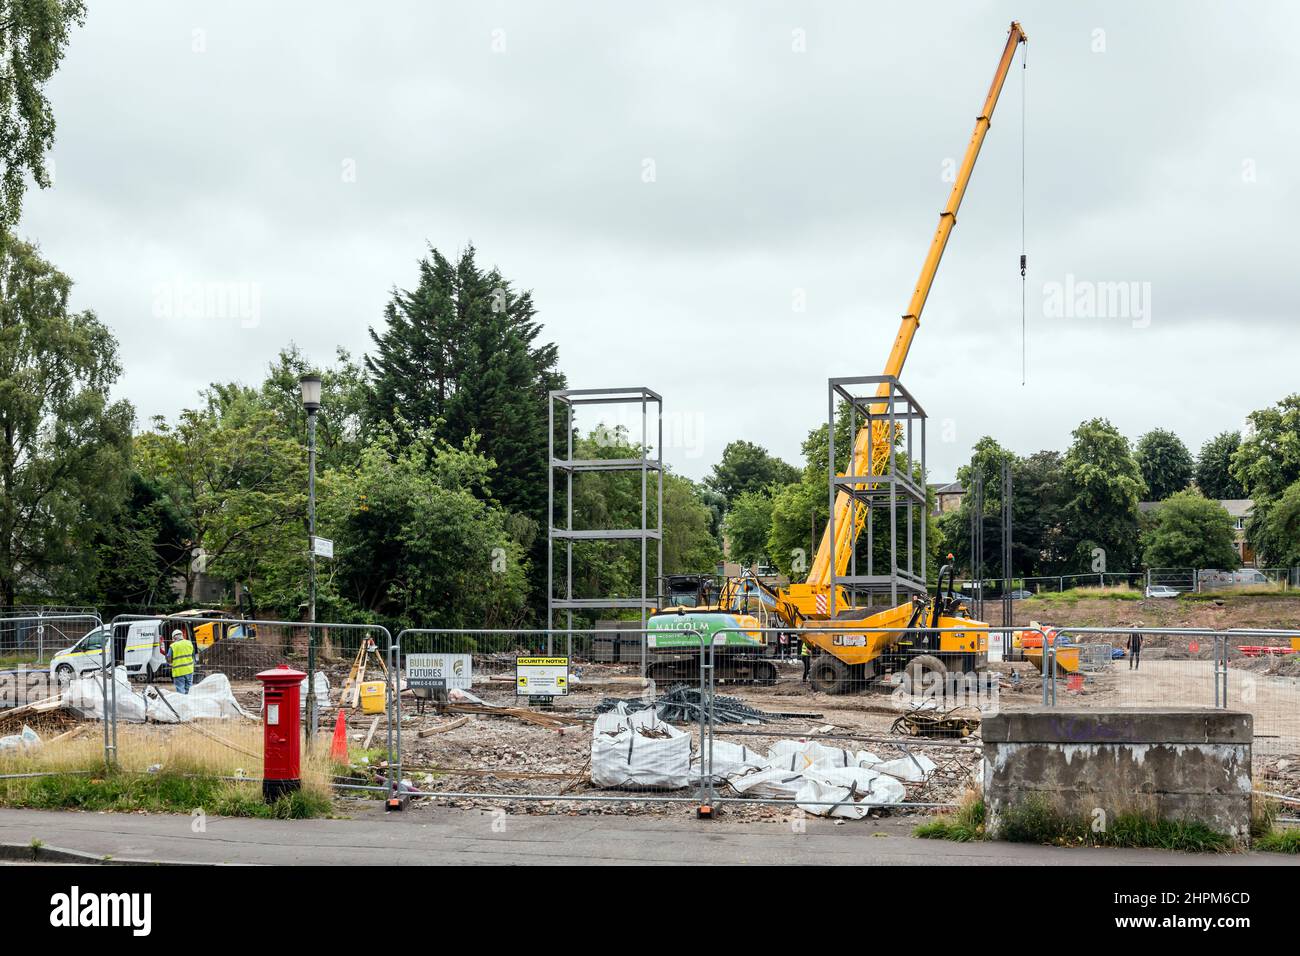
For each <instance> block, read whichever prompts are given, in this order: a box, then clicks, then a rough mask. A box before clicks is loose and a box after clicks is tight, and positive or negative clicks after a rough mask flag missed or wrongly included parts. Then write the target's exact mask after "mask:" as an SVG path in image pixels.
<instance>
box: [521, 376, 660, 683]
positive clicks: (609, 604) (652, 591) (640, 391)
mask: <svg viewBox="0 0 1300 956" xmlns="http://www.w3.org/2000/svg"><path fill="white" fill-rule="evenodd" d="M629 404H631V405H636V404H639V405H640V406H641V455H640V457H637V458H585V459H575V458H574V457H573V439H574V430H573V428H574V422H573V418H574V410H575V409H576V408H577V407H579V406H584V405H597V406H599V405H607V406H608V405H629ZM651 405H653V406H654V429H653V433H654V435H655V436H656V437H655V438H654V457H651V456H650V454H649V448H650V445H651V423H650V406H651ZM557 407H558V408H559V409H560V410H561V411H562V416H563V422H564V428H565V437H564V444H563V451H564V457H563V458H559V457H556V447H555V446H556V442H555V426H556V410H557ZM663 444H664V411H663V397H662V396H660V395H659V394H658V393H657V392H655V391H654V390H652V389H649V388H646V387H645V386H637V387H634V388H568V389H556V390H554V391H552V392H550V394H549V397H548V400H547V439H546V459H547V463H548V467H547V487H546V528H547V543H546V630H547V652H548V653H550V652H551V651H552V649H553V641H552V637H551V634H552V632H554V630H555V612H556V611H563V612H564V614H565V624H566V627H565V630H566V631H568V632H572V631H573V612H574V611H591V610H639V611H640V612H641V630H642V631H645V630H646V622H647V621H648V620H649V616H650V612H651V611H653V610H655V609H656V608H658V606H659V596H658V593H657V591H658V582H659V581H661V580H662V578H663V564H664V534H663V531H664V525H663V521H664V517H663V511H664V459H663ZM617 471H633V472H636V471H639V472H640V473H641V526H640V527H639V528H597V529H578V528H575V527H574V513H573V476H574V475H575V474H578V473H580V472H617ZM652 472H653V473H654V475H655V489H654V524H653V526H651V523H650V508H651V501H650V475H651V473H652ZM557 476H558V477H559V478H561V479H562V481H563V485H564V488H563V497H562V500H563V504H564V507H563V516H562V518H561V520H560V524H561V525H562V526H561V527H557V526H556V525H557V522H556V515H555V506H556V500H555V499H556V484H557V482H556V479H557ZM575 541H638V542H640V545H641V593H640V597H613V596H601V597H594V598H578V597H574V593H573V544H574V542H575ZM652 541H653V542H655V573H654V575H653V581H654V582H655V583H654V585H653V587H652V585H651V580H652V576H651V574H650V570H649V552H650V542H652ZM558 543H562V544H563V545H564V580H563V588H562V592H561V594H559V595H557V594H556V593H555V548H556V545H557V544H558ZM645 664H646V646H645V636H644V634H642V638H641V669H642V671H643V672H644V670H645Z"/></svg>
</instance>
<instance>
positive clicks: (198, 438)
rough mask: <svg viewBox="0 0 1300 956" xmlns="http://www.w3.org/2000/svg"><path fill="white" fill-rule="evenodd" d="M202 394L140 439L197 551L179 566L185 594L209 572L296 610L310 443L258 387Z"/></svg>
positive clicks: (300, 595) (303, 568) (189, 596)
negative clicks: (288, 429)
mask: <svg viewBox="0 0 1300 956" xmlns="http://www.w3.org/2000/svg"><path fill="white" fill-rule="evenodd" d="M205 398H206V404H205V405H204V407H203V408H200V409H187V410H185V411H183V412H182V413H181V414H180V417H179V420H178V421H177V423H176V425H175V426H170V425H168V424H167V423H166V422H164V421H162V420H155V422H154V427H153V429H152V430H150V431H148V432H146V433H144V434H142V435H140V436H139V437H138V438H137V440H136V447H137V450H138V456H137V461H138V465H139V468H140V471H141V474H142V475H143V476H144V477H145V478H146V479H147V480H149V481H151V482H154V483H155V484H156V485H157V487H158V488H159V489H160V490H161V491H162V493H163V494H164V495H166V496H167V498H168V500H169V502H170V506H171V507H172V508H173V509H174V510H175V513H176V514H177V515H178V516H179V520H180V521H181V522H182V523H183V525H184V526H185V527H187V528H189V529H191V530H192V533H193V538H192V539H191V540H190V541H189V542H188V546H189V547H190V549H191V553H192V555H193V557H194V560H193V561H190V562H187V563H184V564H182V566H181V567H179V568H178V569H177V571H178V573H179V576H180V577H181V578H182V579H183V581H184V592H183V600H184V601H186V602H192V601H193V600H194V585H195V583H196V581H197V579H198V575H199V573H200V572H202V571H206V572H208V573H210V574H212V575H214V576H216V577H219V578H224V579H225V580H228V581H231V582H239V583H242V584H245V585H247V586H248V587H249V589H250V590H251V592H252V594H253V596H254V599H255V600H256V601H257V602H258V603H259V604H260V605H262V606H264V607H274V608H277V609H278V610H279V611H281V612H283V613H289V612H292V611H296V609H297V605H298V604H299V603H301V602H302V601H303V600H304V599H305V597H306V581H307V558H306V550H307V548H306V542H307V531H306V503H307V494H306V490H307V489H306V477H307V460H306V449H305V448H304V446H303V444H302V443H300V442H298V441H294V440H292V439H290V438H287V437H286V436H285V433H284V429H283V426H282V423H281V421H280V420H279V418H278V417H277V416H276V414H275V412H274V411H273V410H272V409H270V408H268V407H266V405H265V404H264V403H263V402H262V400H261V396H260V395H259V394H258V393H257V392H255V391H253V390H252V389H247V388H243V387H241V386H221V387H214V388H213V389H211V390H209V392H208V393H207V394H206V396H205Z"/></svg>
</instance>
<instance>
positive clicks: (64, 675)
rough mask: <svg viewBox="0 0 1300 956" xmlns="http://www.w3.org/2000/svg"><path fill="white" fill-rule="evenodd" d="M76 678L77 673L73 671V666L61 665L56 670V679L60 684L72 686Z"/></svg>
mask: <svg viewBox="0 0 1300 956" xmlns="http://www.w3.org/2000/svg"><path fill="white" fill-rule="evenodd" d="M75 676H76V671H74V670H73V669H72V665H71V664H60V665H59V666H58V667H56V668H55V669H54V679H55V680H57V681H58V682H59V683H60V684H71V683H72V679H73V678H74V677H75Z"/></svg>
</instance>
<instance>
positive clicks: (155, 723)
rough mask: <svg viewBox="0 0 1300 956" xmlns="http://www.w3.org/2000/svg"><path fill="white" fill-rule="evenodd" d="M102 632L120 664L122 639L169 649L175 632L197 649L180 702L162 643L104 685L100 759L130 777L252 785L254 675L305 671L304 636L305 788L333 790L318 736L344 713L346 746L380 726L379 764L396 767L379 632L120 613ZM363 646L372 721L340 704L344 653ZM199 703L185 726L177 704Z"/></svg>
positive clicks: (256, 713)
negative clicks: (378, 692) (183, 774)
mask: <svg viewBox="0 0 1300 956" xmlns="http://www.w3.org/2000/svg"><path fill="white" fill-rule="evenodd" d="M133 626H134V627H133ZM110 628H111V629H112V631H113V633H114V642H115V643H114V649H115V650H114V653H116V654H117V659H119V660H121V659H123V655H122V650H123V648H124V647H125V646H127V645H128V642H136V643H137V644H139V645H140V646H141V647H143V646H144V645H145V644H147V643H148V642H149V641H150V640H154V639H160V637H161V638H166V639H167V643H170V637H171V632H173V631H174V630H180V631H181V632H182V633H184V634H185V636H186V637H188V638H189V639H190V640H191V641H192V642H194V643H195V645H196V651H197V654H196V657H197V660H196V666H195V672H194V683H193V686H192V687H191V688H190V693H189V694H188V695H180V694H179V693H178V688H177V687H176V686H175V681H174V679H173V678H172V676H171V674H170V668H169V667H168V666H167V664H166V663H165V655H166V652H165V651H164V650H163V649H162V647H161V646H159V647H155V648H154V649H153V650H152V651H151V652H150V653H151V657H150V661H149V662H148V663H143V662H141V661H140V660H139V659H134V660H133V659H131V658H129V657H127V658H125V659H127V660H128V666H127V667H126V668H123V667H118V668H116V679H115V680H112V681H109V682H108V684H109V686H108V697H109V701H108V715H109V718H110V719H109V720H108V722H107V728H108V731H107V733H108V740H107V742H106V748H105V749H106V759H107V761H108V762H109V763H111V764H113V765H114V766H116V767H118V768H119V769H122V770H125V771H137V772H138V771H148V770H149V768H151V767H192V768H194V769H196V770H201V771H205V772H210V773H216V774H218V775H224V776H230V777H232V778H235V779H246V780H248V781H249V783H250V784H260V782H261V775H262V761H263V728H262V683H261V682H260V681H259V680H258V679H257V674H258V673H260V672H262V671H265V670H269V669H271V668H274V667H277V666H278V665H281V664H285V665H288V666H290V667H294V668H297V669H299V670H302V671H304V672H306V671H307V661H308V657H309V648H310V644H311V641H312V637H313V633H314V635H315V641H316V648H317V650H316V663H317V667H316V674H315V675H313V678H314V679H312V678H309V679H305V680H304V681H302V683H301V685H300V687H301V690H300V693H301V697H302V699H303V707H302V710H301V713H302V720H303V734H304V739H303V743H304V750H303V754H302V772H303V778H304V785H305V786H306V785H312V786H316V787H320V788H329V787H331V786H338V785H339V783H340V781H338V780H336V779H335V771H336V769H337V768H336V767H335V766H334V764H333V762H332V761H331V759H330V738H329V736H328V733H322V731H329V730H331V729H332V728H334V727H335V726H336V723H335V721H334V720H330V719H329V717H330V716H336V715H337V714H338V713H342V714H343V716H344V721H345V727H346V728H347V730H346V733H347V735H348V738H349V742H350V743H352V744H355V743H356V738H357V737H358V736H363V735H364V734H366V733H367V731H366V729H365V728H366V727H367V726H368V725H371V724H372V722H377V723H379V724H386V726H385V727H384V728H383V733H382V734H380V733H379V727H374V729H373V732H372V734H371V735H372V736H373V737H374V738H375V739H376V740H377V741H378V744H379V746H380V747H381V749H382V750H383V751H384V752H385V754H386V758H385V759H386V761H387V762H391V763H396V756H395V751H394V748H395V743H394V741H393V728H394V727H395V726H396V724H397V720H396V719H395V718H394V717H393V713H392V709H393V708H394V707H395V706H397V703H396V702H397V687H396V681H395V678H394V676H393V675H392V673H391V672H390V671H388V670H386V669H385V667H384V665H383V664H382V663H380V661H381V660H382V659H384V658H385V656H386V655H387V654H388V653H389V652H390V649H391V638H390V637H389V634H388V631H387V629H386V628H384V627H382V626H379V625H357V624H341V623H334V622H317V623H315V624H307V623H304V622H299V621H277V620H247V619H232V618H229V617H225V616H219V615H213V616H205V615H203V614H201V613H200V614H177V615H158V616H152V617H151V616H147V615H119V616H118V617H117V618H114V620H113V621H112V622H111V624H110ZM146 632H147V633H146ZM155 635H157V636H159V637H156V636H155ZM367 642H369V644H368V645H367V646H372V647H373V654H370V655H368V657H367V659H368V661H369V662H370V666H371V668H372V671H371V673H369V674H366V675H365V677H366V679H371V678H373V679H375V680H378V681H382V682H383V684H384V693H383V698H382V699H383V704H381V705H380V713H379V714H377V715H373V717H372V715H362V714H358V713H357V712H356V709H355V708H354V707H345V706H344V703H345V702H344V701H343V700H342V699H341V695H342V692H343V691H344V689H345V687H344V685H345V684H346V683H348V680H349V676H350V674H351V673H352V671H353V668H352V666H351V665H352V664H353V662H354V659H355V654H354V653H353V652H352V651H353V649H354V648H355V649H360V648H361V647H362V646H363V644H367ZM129 653H130V652H128V654H129ZM136 653H137V654H139V653H143V651H137V652H136ZM352 683H353V684H356V683H358V681H353V682H352ZM349 696H352V695H351V693H349ZM200 698H203V699H206V700H208V701H209V703H207V704H203V705H201V706H202V707H203V712H204V713H205V714H207V715H208V716H204V717H199V718H195V719H189V716H190V715H189V714H187V713H185V709H186V707H187V706H199V705H198V704H196V702H197V701H198V700H199V699H200ZM213 701H215V702H216V703H211V702H213Z"/></svg>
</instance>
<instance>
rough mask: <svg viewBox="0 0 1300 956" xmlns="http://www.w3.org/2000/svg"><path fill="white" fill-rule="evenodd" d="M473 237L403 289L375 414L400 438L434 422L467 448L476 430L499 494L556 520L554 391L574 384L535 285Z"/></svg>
mask: <svg viewBox="0 0 1300 956" xmlns="http://www.w3.org/2000/svg"><path fill="white" fill-rule="evenodd" d="M475 256H476V253H475V250H474V248H473V247H472V246H471V247H469V248H468V249H466V250H465V251H464V252H463V253H461V254H460V256H459V257H458V258H457V259H456V261H455V262H452V261H451V260H449V259H447V258H446V257H445V256H444V255H443V254H442V253H440V252H439V251H438V250H437V249H434V248H432V247H431V248H430V249H429V254H428V255H427V256H426V257H425V258H424V259H423V260H422V261H421V262H420V263H419V281H418V283H417V285H416V287H415V289H413V290H410V291H395V292H394V293H393V296H392V299H391V300H390V301H389V303H388V305H387V307H386V308H385V312H384V317H385V328H384V330H383V332H377V331H375V330H374V329H371V330H370V336H371V339H372V341H373V343H374V346H375V348H374V352H373V353H372V354H369V355H367V356H366V357H365V359H364V365H365V369H366V372H367V374H368V376H369V378H370V394H369V399H368V406H369V410H368V414H367V417H368V420H369V421H370V422H374V423H379V422H383V423H387V424H388V425H389V426H390V427H391V428H392V429H393V430H394V431H395V432H396V433H397V434H398V436H399V437H403V438H409V437H410V436H411V435H412V434H413V433H414V432H418V431H421V430H423V429H428V428H434V429H436V433H437V435H438V437H439V438H441V439H443V440H444V441H446V442H447V443H448V444H450V445H452V446H456V447H460V446H461V445H462V444H463V443H464V442H465V441H466V440H467V439H470V438H473V439H474V441H475V443H476V446H475V447H476V448H477V449H478V450H479V452H480V453H481V454H483V455H485V456H486V457H487V458H490V459H491V460H492V461H494V462H496V465H497V470H496V473H495V477H494V480H493V482H492V493H493V495H494V497H495V498H496V500H498V501H499V502H500V503H501V504H502V505H504V506H505V508H506V509H507V510H509V511H512V512H515V513H517V514H519V515H522V516H523V517H524V518H526V519H527V521H528V522H531V523H532V525H534V526H535V527H536V528H539V529H543V528H545V527H546V522H547V515H546V487H547V474H546V472H547V467H548V463H547V461H546V444H547V440H546V439H547V435H546V429H547V427H548V426H547V423H548V409H547V404H548V402H549V400H550V399H549V392H550V391H551V390H553V389H559V388H563V387H564V384H565V382H564V376H563V375H562V374H561V373H560V372H559V370H558V368H557V363H558V360H559V353H558V350H557V349H556V346H555V345H554V344H552V343H548V342H543V341H541V338H540V337H541V332H542V325H541V323H539V322H538V321H537V319H536V315H537V310H536V307H535V306H534V304H533V298H532V293H531V292H523V293H518V292H516V291H515V290H514V288H513V286H512V285H511V283H510V282H509V281H508V280H507V279H506V278H505V277H504V276H503V275H502V274H501V272H500V271H498V270H497V269H491V270H487V271H485V270H483V269H481V268H480V267H479V266H478V264H477V262H476V259H475ZM545 547H546V536H545V534H540V535H537V536H535V538H534V545H533V552H532V555H531V558H532V562H531V563H532V564H533V565H534V566H535V567H536V569H537V570H536V572H535V573H534V576H533V579H532V585H533V595H534V602H535V603H536V604H537V605H538V606H540V604H541V601H542V594H543V590H544V581H543V577H544V574H545V568H546V559H545Z"/></svg>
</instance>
